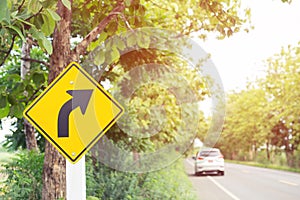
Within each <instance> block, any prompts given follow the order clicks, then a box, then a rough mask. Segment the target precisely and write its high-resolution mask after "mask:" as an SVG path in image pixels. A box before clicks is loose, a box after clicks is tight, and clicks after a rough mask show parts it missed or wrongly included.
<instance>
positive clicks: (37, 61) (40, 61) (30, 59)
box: [21, 58, 50, 67]
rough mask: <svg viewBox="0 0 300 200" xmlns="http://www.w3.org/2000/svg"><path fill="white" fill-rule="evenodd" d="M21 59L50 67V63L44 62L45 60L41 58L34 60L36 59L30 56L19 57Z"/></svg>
mask: <svg viewBox="0 0 300 200" xmlns="http://www.w3.org/2000/svg"><path fill="white" fill-rule="evenodd" d="M21 60H24V61H29V62H36V63H40V64H43V65H45V66H47V67H50V64H49V63H47V62H45V61H42V60H36V59H32V58H21Z"/></svg>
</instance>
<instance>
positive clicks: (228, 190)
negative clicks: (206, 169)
mask: <svg viewBox="0 0 300 200" xmlns="http://www.w3.org/2000/svg"><path fill="white" fill-rule="evenodd" d="M185 166H186V170H187V173H188V175H189V177H190V180H191V182H192V183H193V186H194V190H195V191H196V193H197V195H198V197H199V199H200V200H232V199H234V200H269V199H270V200H299V199H300V174H296V173H291V172H284V171H278V170H272V169H264V168H258V167H251V166H244V165H238V164H231V163H226V164H225V176H195V175H194V160H192V159H187V160H186V161H185Z"/></svg>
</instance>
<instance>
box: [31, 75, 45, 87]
mask: <svg viewBox="0 0 300 200" xmlns="http://www.w3.org/2000/svg"><path fill="white" fill-rule="evenodd" d="M32 80H33V82H34V84H35V85H37V86H39V85H42V84H44V83H45V81H46V79H45V76H44V74H42V73H39V72H35V73H34V74H33V75H32Z"/></svg>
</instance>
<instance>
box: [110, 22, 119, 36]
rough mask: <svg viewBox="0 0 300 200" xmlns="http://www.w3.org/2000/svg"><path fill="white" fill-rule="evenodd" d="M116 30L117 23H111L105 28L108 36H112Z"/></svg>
mask: <svg viewBox="0 0 300 200" xmlns="http://www.w3.org/2000/svg"><path fill="white" fill-rule="evenodd" d="M117 29H118V23H117V22H111V23H110V24H109V25H108V27H107V34H108V35H114V34H115V32H116V31H117Z"/></svg>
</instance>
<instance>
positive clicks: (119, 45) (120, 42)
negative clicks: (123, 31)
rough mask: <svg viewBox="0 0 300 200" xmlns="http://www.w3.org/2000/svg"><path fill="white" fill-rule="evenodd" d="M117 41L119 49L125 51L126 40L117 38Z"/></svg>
mask: <svg viewBox="0 0 300 200" xmlns="http://www.w3.org/2000/svg"><path fill="white" fill-rule="evenodd" d="M115 43H116V46H117V48H118V49H120V50H121V51H123V50H124V49H125V48H126V45H125V43H124V41H123V40H122V39H120V38H115Z"/></svg>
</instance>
